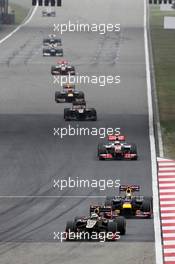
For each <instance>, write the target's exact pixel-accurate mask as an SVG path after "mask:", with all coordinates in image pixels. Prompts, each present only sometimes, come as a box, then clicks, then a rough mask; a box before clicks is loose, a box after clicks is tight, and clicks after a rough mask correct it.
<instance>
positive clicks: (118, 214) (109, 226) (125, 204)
mask: <svg viewBox="0 0 175 264" xmlns="http://www.w3.org/2000/svg"><path fill="white" fill-rule="evenodd" d="M139 191H140V186H139V185H120V187H119V194H118V195H117V196H107V197H106V200H105V202H104V204H102V205H98V204H97V205H90V211H89V216H76V217H75V218H74V220H72V221H68V222H67V224H66V228H65V231H66V234H69V235H66V239H67V240H73V239H76V240H77V238H78V239H82V238H83V239H85V240H86V239H87V240H89V238H90V239H92V236H90V235H91V234H92V233H96V234H97V235H98V234H99V236H100V233H101V232H105V234H106V240H108V241H109V240H117V238H118V235H119V236H122V235H125V234H126V218H143V219H149V218H151V217H152V197H144V196H142V195H135V194H134V193H135V192H139ZM70 234H71V235H72V236H71V235H70ZM75 234H76V237H75ZM80 234H81V235H80ZM82 234H85V236H82ZM108 234H111V236H108ZM96 237H97V239H98V236H96Z"/></svg>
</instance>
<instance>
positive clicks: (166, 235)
mask: <svg viewBox="0 0 175 264" xmlns="http://www.w3.org/2000/svg"><path fill="white" fill-rule="evenodd" d="M158 181H159V196H160V214H161V227H162V244H163V255H164V263H165V264H174V263H175V160H170V159H161V158H158Z"/></svg>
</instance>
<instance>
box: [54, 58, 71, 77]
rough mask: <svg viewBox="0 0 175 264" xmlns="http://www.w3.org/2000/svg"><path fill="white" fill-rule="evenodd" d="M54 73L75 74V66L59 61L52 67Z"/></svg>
mask: <svg viewBox="0 0 175 264" xmlns="http://www.w3.org/2000/svg"><path fill="white" fill-rule="evenodd" d="M51 74H52V75H75V67H74V66H72V65H70V64H68V63H64V61H63V63H61V62H58V64H57V65H52V67H51Z"/></svg>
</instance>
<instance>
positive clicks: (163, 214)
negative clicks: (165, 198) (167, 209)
mask: <svg viewBox="0 0 175 264" xmlns="http://www.w3.org/2000/svg"><path fill="white" fill-rule="evenodd" d="M168 216H174V220H175V213H161V217H168Z"/></svg>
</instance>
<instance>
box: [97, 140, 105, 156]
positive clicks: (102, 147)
mask: <svg viewBox="0 0 175 264" xmlns="http://www.w3.org/2000/svg"><path fill="white" fill-rule="evenodd" d="M105 153H106V148H105V147H104V145H103V144H102V143H100V144H98V149H97V156H98V157H99V159H102V158H100V154H105Z"/></svg>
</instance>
